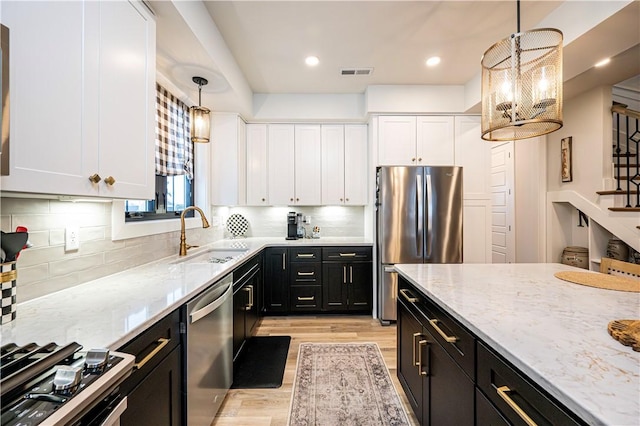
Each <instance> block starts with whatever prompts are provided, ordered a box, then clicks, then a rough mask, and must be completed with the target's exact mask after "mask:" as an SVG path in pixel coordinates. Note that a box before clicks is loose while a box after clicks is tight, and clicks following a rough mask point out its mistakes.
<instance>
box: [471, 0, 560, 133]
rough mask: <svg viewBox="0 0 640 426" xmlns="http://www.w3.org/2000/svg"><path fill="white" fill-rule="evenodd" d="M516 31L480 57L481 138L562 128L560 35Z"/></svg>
mask: <svg viewBox="0 0 640 426" xmlns="http://www.w3.org/2000/svg"><path fill="white" fill-rule="evenodd" d="M517 18H518V21H517V25H518V26H517V31H518V32H517V33H515V34H511V36H510V37H508V38H505V39H504V40H501V41H499V42H498V43H496V44H494V45H493V46H491V47H490V48H489V49H488V50H487V51H486V52H485V53H484V55H483V56H482V60H481V63H482V139H485V140H488V141H511V140H517V139H527V138H533V137H536V136H541V135H545V134H547V133H551V132H554V131H556V130H558V129H559V128H561V127H562V32H561V31H559V30H557V29H553V28H541V29H535V30H531V31H525V32H520V0H517Z"/></svg>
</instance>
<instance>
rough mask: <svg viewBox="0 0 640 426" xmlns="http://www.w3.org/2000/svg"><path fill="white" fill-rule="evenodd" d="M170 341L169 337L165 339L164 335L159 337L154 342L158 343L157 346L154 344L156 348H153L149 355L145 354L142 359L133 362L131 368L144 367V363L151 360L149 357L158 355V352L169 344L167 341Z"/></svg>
mask: <svg viewBox="0 0 640 426" xmlns="http://www.w3.org/2000/svg"><path fill="white" fill-rule="evenodd" d="M170 341H171V339H165V338H164V337H161V338H159V339H158V340H157V341H156V343H157V344H158V346H156V348H155V349H154V350H152V351H151V352H150V353H149V355H147V356H145V357H144V358H143V359H142V361H140V362H136V363H135V364H133V368H135V369H136V370H140V369H141V368H142V367H144V365H145V364H146V363H148V362H149V361H151V358H153V357H154V356H156V355H158V352H160V351H161V350H162V349H163V348H164V347H165V346H167V345H168V344H169V342H170Z"/></svg>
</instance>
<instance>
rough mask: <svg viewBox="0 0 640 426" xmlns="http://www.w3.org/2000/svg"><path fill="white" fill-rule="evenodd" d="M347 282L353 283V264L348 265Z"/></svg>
mask: <svg viewBox="0 0 640 426" xmlns="http://www.w3.org/2000/svg"><path fill="white" fill-rule="evenodd" d="M349 283H351V284H353V266H349Z"/></svg>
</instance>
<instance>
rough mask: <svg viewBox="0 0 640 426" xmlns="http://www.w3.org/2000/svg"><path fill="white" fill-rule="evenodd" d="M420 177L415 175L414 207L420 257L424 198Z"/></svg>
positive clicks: (422, 236) (417, 246) (422, 237)
mask: <svg viewBox="0 0 640 426" xmlns="http://www.w3.org/2000/svg"><path fill="white" fill-rule="evenodd" d="M422 188H423V187H422V175H421V174H418V175H416V207H417V209H416V210H417V212H418V214H417V215H416V248H417V249H418V254H419V255H420V256H422V255H423V253H422V241H423V239H424V235H423V233H424V229H423V223H424V196H423V193H422Z"/></svg>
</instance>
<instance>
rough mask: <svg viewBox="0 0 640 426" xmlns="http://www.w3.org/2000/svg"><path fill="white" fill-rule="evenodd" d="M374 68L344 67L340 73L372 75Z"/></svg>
mask: <svg viewBox="0 0 640 426" xmlns="http://www.w3.org/2000/svg"><path fill="white" fill-rule="evenodd" d="M372 72H373V68H342V69H340V75H371V73H372Z"/></svg>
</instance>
